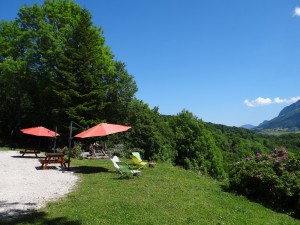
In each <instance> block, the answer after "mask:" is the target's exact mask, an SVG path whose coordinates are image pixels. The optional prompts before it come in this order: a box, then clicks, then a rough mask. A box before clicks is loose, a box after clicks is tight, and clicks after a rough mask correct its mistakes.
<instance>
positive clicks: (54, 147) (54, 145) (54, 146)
mask: <svg viewBox="0 0 300 225" xmlns="http://www.w3.org/2000/svg"><path fill="white" fill-rule="evenodd" d="M56 133H57V127H55V136H54V144H53V152H54V153H55V150H56Z"/></svg>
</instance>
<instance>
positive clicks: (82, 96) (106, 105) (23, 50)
mask: <svg viewBox="0 0 300 225" xmlns="http://www.w3.org/2000/svg"><path fill="white" fill-rule="evenodd" d="M0 46H1V47H3V48H5V49H6V50H5V51H3V52H1V53H0V60H1V61H0V63H1V65H0V73H1V78H3V79H1V82H2V83H3V84H2V83H1V85H2V86H3V87H4V86H5V85H6V84H7V87H8V85H9V84H10V85H12V86H14V87H18V88H17V90H18V91H19V97H15V100H14V101H11V100H10V99H11V98H10V97H9V95H11V96H18V93H10V92H7V94H5V93H4V97H3V103H2V104H3V106H6V105H8V104H11V105H12V106H15V108H14V109H13V108H12V107H10V109H11V110H12V111H10V113H11V114H14V115H15V116H16V119H15V120H10V122H11V123H12V124H11V125H9V126H10V127H14V126H21V127H24V126H32V125H41V124H42V125H45V126H50V127H53V126H54V125H55V124H56V125H59V126H60V127H62V126H64V125H65V126H64V127H65V129H64V130H63V131H65V132H67V126H68V124H69V121H70V120H73V121H75V122H77V123H79V124H81V125H82V126H85V127H89V126H91V125H94V124H96V123H98V122H101V121H106V120H110V119H112V118H113V119H114V121H116V122H118V121H122V120H123V121H124V118H125V117H126V109H127V105H128V102H130V101H131V99H132V98H133V97H134V94H135V92H136V91H137V88H136V84H135V82H134V79H133V77H132V76H131V75H129V74H128V72H127V71H126V69H125V65H124V64H123V63H122V62H117V61H115V60H114V56H113V54H112V53H111V50H110V48H109V47H108V46H105V38H104V36H103V31H102V29H101V28H98V27H96V26H94V25H93V23H92V16H91V14H90V13H89V12H88V11H87V10H86V9H82V8H80V7H79V6H78V5H77V4H76V3H74V2H73V1H71V0H45V2H44V4H42V5H41V6H38V5H37V4H34V5H33V6H24V7H22V8H21V9H20V10H19V13H18V17H17V19H16V21H13V22H11V23H7V22H2V23H1V24H0ZM24 81H25V82H24ZM7 89H8V88H7ZM3 90H4V89H3ZM25 100H26V101H25ZM22 101H23V102H24V103H22ZM25 103H26V104H25ZM6 109H7V107H6ZM25 109H26V110H27V111H28V113H27V114H25V111H26V110H25ZM0 113H2V114H5V113H6V110H5V109H3V111H2V112H0ZM3 123H6V122H5V121H3ZM6 125H8V124H6ZM63 131H62V132H63Z"/></svg>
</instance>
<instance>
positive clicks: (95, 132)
mask: <svg viewBox="0 0 300 225" xmlns="http://www.w3.org/2000/svg"><path fill="white" fill-rule="evenodd" d="M130 128H131V127H129V126H124V125H118V124H110V123H100V124H97V125H96V126H94V127H91V128H89V129H87V130H85V131H83V132H81V133H79V134H77V135H75V136H74V137H77V138H89V137H98V136H106V135H109V134H114V133H119V132H123V131H127V130H128V129H130Z"/></svg>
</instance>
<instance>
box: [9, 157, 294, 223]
mask: <svg viewBox="0 0 300 225" xmlns="http://www.w3.org/2000/svg"><path fill="white" fill-rule="evenodd" d="M128 162H130V161H128ZM71 166H72V170H73V171H75V172H76V173H77V175H78V176H80V178H81V179H80V180H81V181H80V183H79V184H78V185H77V187H76V189H75V190H74V191H72V192H71V193H70V194H68V195H67V196H66V197H65V198H63V199H61V200H60V201H56V202H51V203H49V204H48V206H47V207H46V208H44V209H42V210H40V211H38V212H37V213H34V214H31V215H28V216H23V217H20V218H19V219H17V220H14V221H10V222H7V223H5V224H43V225H44V224H51V225H52V224H69V225H71V224H72V225H79V224H91V225H96V224H139V225H140V224H155V225H157V224H230V225H233V224H251V225H252V224H264V225H265V224H300V221H299V220H295V219H293V218H291V217H289V216H287V215H284V214H280V213H276V212H273V211H272V210H270V209H267V208H265V207H263V206H261V205H259V204H257V203H253V202H250V201H248V200H247V199H245V198H244V197H239V196H235V195H233V194H230V193H226V192H224V191H222V188H221V187H220V185H219V184H218V183H217V182H215V181H213V180H211V179H209V178H206V177H200V176H198V175H196V174H194V173H192V172H189V171H185V170H183V169H180V168H176V167H173V166H171V165H169V164H163V163H158V164H157V166H156V167H155V168H144V169H143V170H142V173H143V174H142V176H141V177H134V178H133V179H119V175H118V174H117V173H116V172H115V169H114V167H113V165H112V163H111V161H110V160H108V159H101V160H73V161H72V165H71ZM49 185H51V184H49Z"/></svg>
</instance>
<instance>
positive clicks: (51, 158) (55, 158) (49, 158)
mask: <svg viewBox="0 0 300 225" xmlns="http://www.w3.org/2000/svg"><path fill="white" fill-rule="evenodd" d="M39 162H40V163H41V164H42V168H43V169H47V166H48V164H53V163H60V165H61V166H62V167H63V168H67V167H66V160H65V159H64V154H62V153H46V157H45V158H44V159H39Z"/></svg>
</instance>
